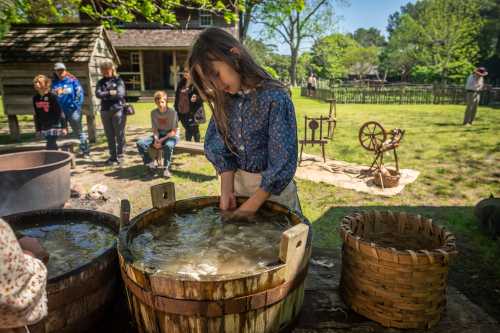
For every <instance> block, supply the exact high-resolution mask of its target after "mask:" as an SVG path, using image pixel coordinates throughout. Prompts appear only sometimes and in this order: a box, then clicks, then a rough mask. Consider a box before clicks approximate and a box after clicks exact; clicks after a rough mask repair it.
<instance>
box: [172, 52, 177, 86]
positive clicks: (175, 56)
mask: <svg viewBox="0 0 500 333" xmlns="http://www.w3.org/2000/svg"><path fill="white" fill-rule="evenodd" d="M172 55H173V65H174V91H177V52H175V50H173V51H172Z"/></svg>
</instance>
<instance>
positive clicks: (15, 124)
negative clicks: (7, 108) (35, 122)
mask: <svg viewBox="0 0 500 333" xmlns="http://www.w3.org/2000/svg"><path fill="white" fill-rule="evenodd" d="M8 119H9V131H10V137H11V138H12V139H13V140H15V141H21V130H20V129H19V121H18V120H17V115H9V116H8Z"/></svg>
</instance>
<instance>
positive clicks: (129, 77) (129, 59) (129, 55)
mask: <svg viewBox="0 0 500 333" xmlns="http://www.w3.org/2000/svg"><path fill="white" fill-rule="evenodd" d="M118 56H119V57H120V59H121V65H120V67H118V72H119V73H120V76H121V78H122V79H123V81H124V82H125V87H126V88H127V90H141V65H140V62H141V57H140V55H139V51H124V50H120V51H118Z"/></svg>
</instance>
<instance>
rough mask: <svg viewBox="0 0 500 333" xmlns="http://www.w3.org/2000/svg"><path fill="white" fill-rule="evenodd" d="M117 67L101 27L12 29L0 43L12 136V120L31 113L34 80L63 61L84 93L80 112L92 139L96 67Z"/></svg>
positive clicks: (15, 132)
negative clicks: (107, 63)
mask: <svg viewBox="0 0 500 333" xmlns="http://www.w3.org/2000/svg"><path fill="white" fill-rule="evenodd" d="M106 59H108V60H111V61H113V62H114V63H115V64H116V65H120V60H119V58H118V55H117V53H116V51H115V49H114V48H113V46H112V45H111V41H110V39H109V37H108V35H107V32H106V31H105V30H104V28H103V27H102V26H100V25H95V24H94V25H82V24H52V25H30V24H20V25H13V26H12V27H11V29H10V31H9V32H8V33H7V34H6V35H5V36H4V38H3V39H2V40H1V41H0V92H1V93H2V95H3V104H4V110H5V113H6V114H7V116H8V119H9V128H10V133H11V136H12V137H14V138H15V139H18V138H19V135H20V133H19V125H18V122H17V115H23V114H29V115H31V114H33V102H32V96H33V95H34V94H35V91H34V89H33V78H34V77H35V76H36V75H38V74H44V75H47V76H48V77H52V75H53V67H54V63H56V62H63V63H64V64H65V65H66V67H67V68H68V71H70V72H71V73H72V74H73V75H75V76H76V77H77V78H78V80H80V83H81V84H82V87H83V89H84V90H85V100H84V104H83V112H84V113H85V114H86V116H87V125H88V130H89V138H90V139H91V141H93V140H94V139H95V121H94V115H95V112H96V111H97V110H98V109H99V107H100V100H99V99H98V98H96V97H95V96H94V91H95V85H96V83H97V81H98V80H99V78H100V77H101V73H100V71H99V62H101V61H103V60H106Z"/></svg>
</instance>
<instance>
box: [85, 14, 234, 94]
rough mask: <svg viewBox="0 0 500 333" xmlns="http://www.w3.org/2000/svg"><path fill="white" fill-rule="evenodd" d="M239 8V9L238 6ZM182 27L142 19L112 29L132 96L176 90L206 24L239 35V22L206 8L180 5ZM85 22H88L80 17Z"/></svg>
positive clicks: (126, 82) (128, 89)
mask: <svg viewBox="0 0 500 333" xmlns="http://www.w3.org/2000/svg"><path fill="white" fill-rule="evenodd" d="M235 10H237V9H235ZM175 15H176V17H177V21H178V22H179V27H178V28H170V27H164V26H161V25H159V24H157V23H150V22H147V21H146V20H145V19H141V18H139V19H138V21H137V22H134V23H127V24H123V25H122V26H121V28H122V29H123V31H122V32H121V33H117V32H114V31H108V34H109V36H110V39H111V42H112V44H113V46H114V48H115V49H116V50H117V52H118V55H119V57H120V60H121V65H120V67H119V68H118V72H119V73H120V76H121V77H122V78H123V79H124V81H125V84H126V86H127V91H128V96H139V95H147V96H152V94H153V93H154V91H155V90H158V89H163V90H174V89H175V88H176V87H177V81H178V79H179V73H180V72H182V70H183V67H184V64H185V63H186V61H187V57H188V52H189V49H190V48H191V45H192V44H193V42H194V40H195V38H196V37H197V36H198V35H199V34H200V32H201V31H203V29H205V28H206V27H212V26H215V27H220V28H223V29H226V30H227V31H228V32H230V33H231V34H233V35H234V36H235V37H237V38H238V36H239V32H238V22H233V23H232V24H228V23H226V21H225V20H224V17H223V16H221V15H215V14H213V13H211V12H207V11H203V10H193V9H189V10H188V9H184V8H180V9H177V10H176V11H175ZM80 21H81V22H82V23H84V22H88V21H89V19H88V18H86V17H85V16H83V15H81V16H80Z"/></svg>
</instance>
